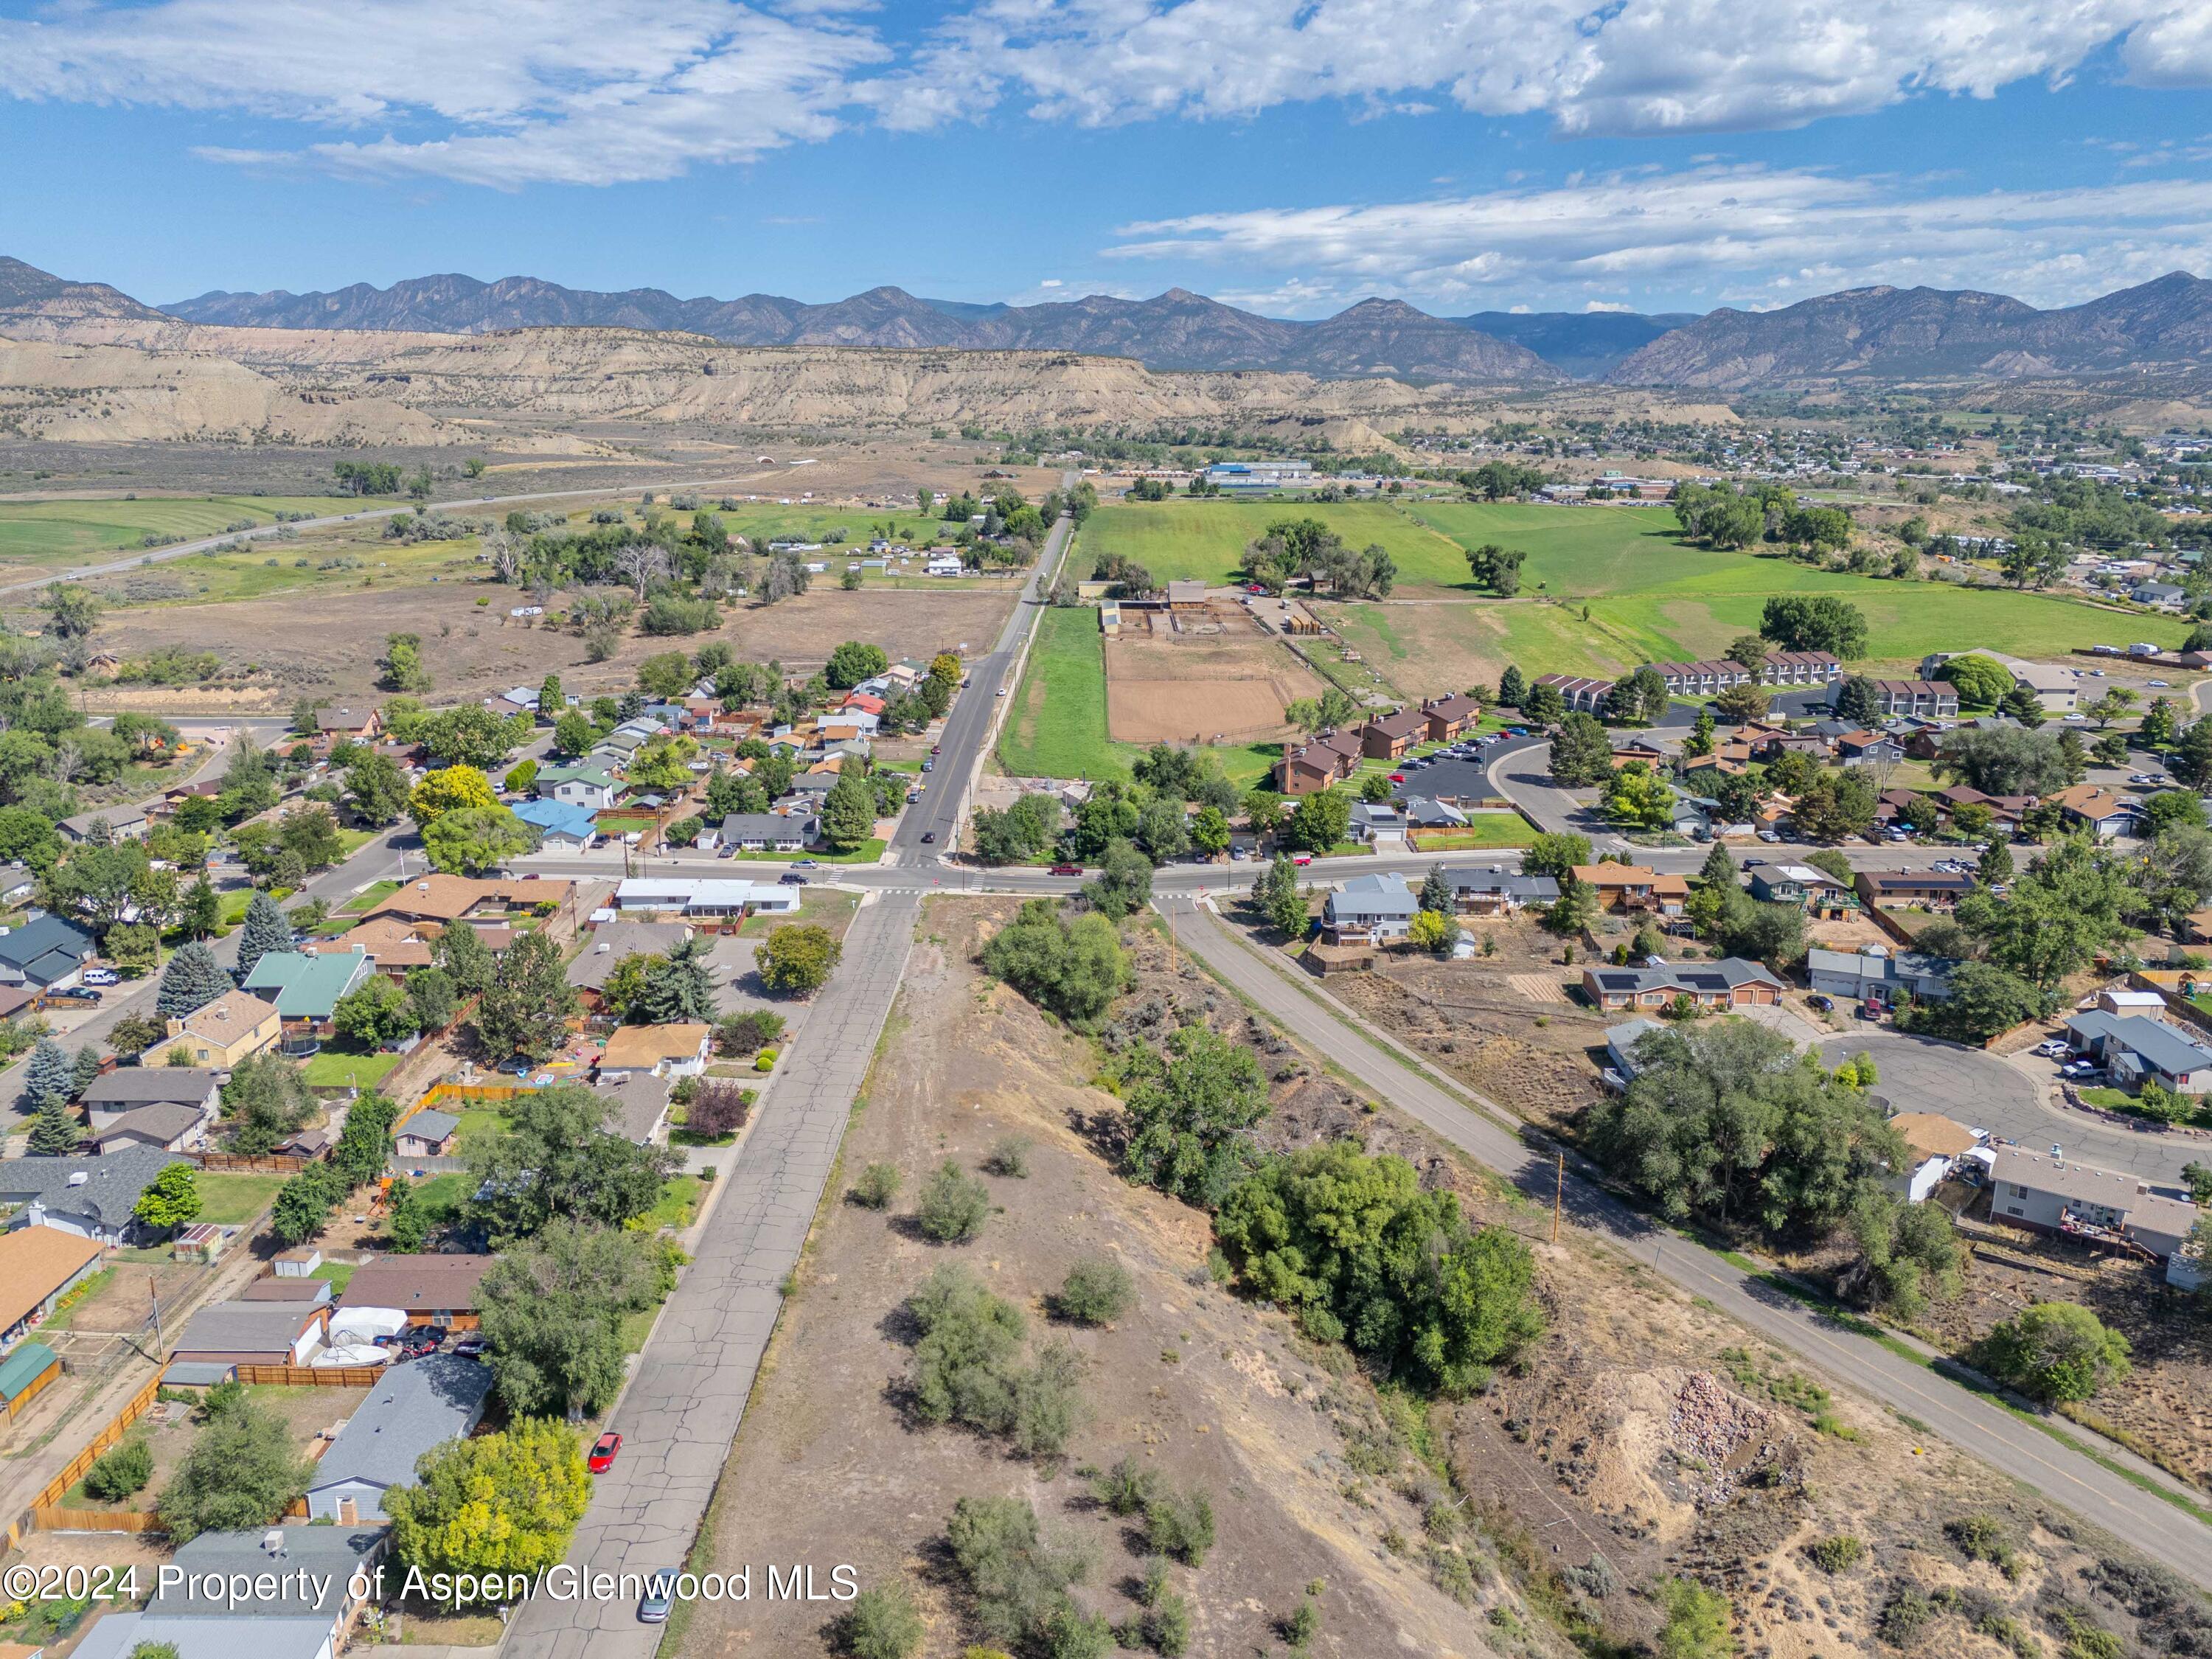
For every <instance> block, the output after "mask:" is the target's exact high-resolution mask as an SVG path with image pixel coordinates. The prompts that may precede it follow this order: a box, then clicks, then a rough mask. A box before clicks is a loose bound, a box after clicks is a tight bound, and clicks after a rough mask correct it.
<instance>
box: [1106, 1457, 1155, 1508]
mask: <svg viewBox="0 0 2212 1659" xmlns="http://www.w3.org/2000/svg"><path fill="white" fill-rule="evenodd" d="M1159 1490H1160V1478H1159V1476H1158V1474H1154V1473H1153V1472H1152V1470H1150V1469H1148V1468H1144V1467H1143V1466H1142V1465H1141V1464H1139V1462H1137V1460H1136V1459H1135V1458H1133V1457H1126V1456H1125V1457H1123V1458H1122V1459H1121V1461H1120V1462H1117V1463H1115V1465H1114V1467H1113V1468H1110V1469H1108V1470H1107V1471H1106V1472H1105V1473H1104V1474H1098V1475H1094V1476H1092V1477H1091V1496H1092V1497H1094V1498H1097V1500H1098V1501H1099V1502H1100V1503H1102V1504H1104V1505H1105V1506H1106V1510H1107V1513H1108V1514H1109V1515H1121V1516H1130V1515H1137V1514H1139V1513H1141V1512H1142V1511H1143V1510H1145V1509H1146V1507H1147V1506H1148V1505H1149V1504H1151V1503H1152V1500H1153V1499H1154V1498H1157V1497H1158V1496H1159Z"/></svg>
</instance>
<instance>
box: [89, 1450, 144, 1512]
mask: <svg viewBox="0 0 2212 1659" xmlns="http://www.w3.org/2000/svg"><path fill="white" fill-rule="evenodd" d="M153 1478H154V1449H153V1447H151V1446H149V1445H148V1444H147V1443H145V1442H144V1441H143V1440H132V1441H129V1442H126V1443H125V1444H123V1445H120V1446H118V1447H116V1448H115V1449H113V1450H112V1451H110V1452H108V1453H107V1454H106V1455H105V1456H103V1457H101V1458H100V1460H99V1462H95V1463H94V1465H93V1466H92V1467H91V1468H88V1469H87V1470H86V1471H85V1472H84V1495H85V1496H86V1497H88V1498H97V1499H99V1500H100V1502H101V1503H103V1504H117V1503H120V1502H122V1500H123V1499H125V1498H129V1497H131V1496H133V1495H134V1494H136V1493H138V1492H143V1491H145V1490H146V1483H147V1482H148V1481H149V1480H152V1479H153Z"/></svg>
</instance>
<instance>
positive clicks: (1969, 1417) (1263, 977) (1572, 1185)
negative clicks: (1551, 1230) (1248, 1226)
mask: <svg viewBox="0 0 2212 1659" xmlns="http://www.w3.org/2000/svg"><path fill="white" fill-rule="evenodd" d="M1160 908H1162V911H1163V913H1164V915H1166V916H1167V919H1168V921H1169V925H1170V927H1173V928H1174V930H1175V933H1176V938H1177V939H1180V940H1181V941H1182V943H1183V945H1185V946H1186V947H1187V948H1188V950H1189V951H1191V953H1192V954H1193V955H1194V956H1196V957H1200V959H1202V960H1203V961H1204V962H1205V963H1206V964H1207V965H1208V966H1209V967H1211V968H1212V969H1214V970H1215V971H1216V972H1217V973H1218V974H1219V975H1221V977H1222V978H1223V979H1225V981H1228V983H1229V984H1231V986H1233V987H1235V988H1236V989H1237V990H1238V991H1239V992H1241V993H1243V994H1244V995H1245V996H1247V997H1249V998H1250V999H1251V1000H1252V1001H1254V1002H1255V1003H1256V1004H1258V1005H1259V1006H1261V1008H1263V1009H1265V1010H1266V1011H1267V1012H1268V1013H1270V1014H1272V1015H1273V1016H1274V1017H1275V1018H1277V1019H1278V1020H1279V1021H1281V1022H1282V1024H1284V1025H1285V1027H1286V1028H1287V1029H1289V1030H1291V1031H1292V1032H1294V1033H1295V1034H1296V1035H1297V1038H1298V1040H1299V1041H1300V1042H1304V1043H1305V1044H1306V1045H1307V1046H1308V1047H1310V1048H1313V1049H1315V1050H1316V1051H1317V1052H1318V1053H1320V1054H1322V1056H1323V1057H1325V1058H1326V1059H1328V1060H1332V1061H1334V1062H1335V1063H1336V1064H1337V1065H1339V1066H1342V1067H1343V1068H1344V1070H1345V1071H1346V1072H1347V1073H1350V1074H1351V1075H1352V1077H1354V1078H1356V1079H1358V1080H1359V1081H1360V1082H1361V1083H1362V1084H1364V1085H1366V1086H1367V1087H1368V1088H1370V1089H1372V1090H1373V1091H1375V1092H1376V1093H1377V1094H1378V1095H1380V1096H1382V1097H1383V1098H1384V1099H1386V1100H1389V1102H1390V1103H1392V1104H1394V1105H1395V1106H1396V1107H1398V1108H1399V1109H1401V1111H1404V1112H1405V1113H1406V1114H1407V1115H1409V1116H1411V1117H1413V1118H1415V1119H1417V1120H1419V1121H1420V1122H1422V1123H1424V1124H1425V1125H1427V1126H1428V1127H1430V1128H1431V1129H1433V1130H1435V1131H1436V1132H1437V1133H1439V1134H1441V1135H1443V1137H1444V1138H1445V1139H1448V1140H1449V1141H1451V1142H1452V1143H1453V1144H1454V1145H1455V1146H1459V1147H1461V1148H1462V1149H1463V1150H1464V1151H1466V1152H1468V1154H1469V1155H1471V1156H1472V1157H1474V1158H1475V1159H1477V1160H1478V1161H1479V1162H1480V1163H1482V1164H1486V1165H1487V1166H1488V1167H1489V1168H1491V1169H1493V1170H1498V1172H1500V1173H1501V1174H1503V1175H1504V1176H1506V1177H1507V1178H1508V1179H1509V1180H1510V1181H1512V1182H1514V1183H1515V1184H1516V1186H1518V1187H1520V1188H1522V1190H1523V1191H1525V1192H1527V1193H1528V1194H1530V1195H1531V1196H1532V1197H1534V1198H1535V1199H1537V1200H1539V1201H1541V1202H1542V1203H1546V1204H1548V1203H1549V1202H1550V1201H1551V1198H1552V1190H1553V1159H1552V1154H1551V1152H1550V1150H1549V1149H1548V1148H1541V1149H1540V1148H1539V1147H1538V1146H1534V1145H1533V1144H1531V1143H1532V1139H1533V1137H1531V1136H1530V1135H1529V1134H1528V1132H1527V1131H1525V1130H1524V1129H1522V1128H1521V1127H1518V1126H1515V1125H1512V1123H1511V1120H1510V1116H1509V1115H1508V1114H1506V1113H1505V1112H1504V1110H1503V1109H1500V1108H1498V1107H1496V1106H1494V1105H1492V1103H1489V1102H1486V1101H1481V1102H1480V1105H1481V1107H1482V1108H1483V1110H1480V1111H1479V1110H1476V1109H1474V1108H1472V1107H1470V1105H1469V1104H1468V1102H1467V1101H1466V1100H1462V1099H1461V1098H1459V1097H1456V1096H1455V1095H1454V1094H1452V1093H1449V1092H1448V1091H1445V1090H1444V1089H1443V1088H1442V1087H1440V1086H1439V1085H1437V1084H1435V1083H1432V1082H1431V1081H1430V1080H1429V1079H1427V1078H1425V1077H1424V1076H1422V1075H1420V1074H1419V1073H1416V1072H1414V1071H1413V1070H1412V1069H1410V1068H1409V1067H1408V1066H1407V1065H1405V1064H1404V1063H1402V1062H1401V1060H1398V1059H1397V1058H1395V1057H1394V1056H1393V1055H1392V1054H1386V1053H1385V1052H1384V1050H1383V1048H1380V1047H1378V1046H1377V1045H1376V1042H1372V1041H1370V1039H1369V1038H1368V1037H1367V1036H1364V1035H1363V1034H1362V1032H1361V1031H1360V1030H1358V1029H1357V1028H1356V1027H1355V1026H1354V1025H1353V1024H1351V1023H1350V1022H1349V1021H1348V1020H1347V1019H1346V1018H1344V1017H1343V1013H1342V1011H1341V1009H1340V1005H1338V1004H1336V1003H1335V1002H1334V1000H1331V999H1329V998H1328V996H1327V994H1326V993H1324V992H1322V991H1321V990H1320V988H1319V987H1311V986H1310V984H1308V983H1301V982H1299V981H1293V980H1292V979H1291V978H1290V977H1288V973H1290V972H1294V971H1295V970H1279V969H1276V968H1274V967H1273V966H1271V965H1269V964H1268V963H1267V962H1265V961H1263V960H1262V959H1261V957H1259V956H1258V955H1257V954H1256V953H1255V951H1252V950H1251V949H1249V947H1247V946H1246V945H1244V944H1243V943H1242V941H1241V940H1240V939H1237V936H1235V935H1234V934H1233V933H1231V932H1230V931H1229V929H1228V928H1226V927H1225V926H1224V925H1223V924H1222V923H1221V921H1219V920H1218V918H1217V917H1215V916H1214V915H1212V914H1211V913H1210V912H1209V911H1207V910H1206V909H1205V908H1203V907H1202V906H1200V905H1199V904H1198V903H1197V902H1194V901H1192V900H1189V899H1186V898H1180V897H1171V898H1170V899H1168V900H1167V901H1166V902H1164V904H1163V905H1162V906H1161V907H1160ZM1469 1098H1473V1099H1476V1100H1478V1101H1479V1100H1480V1097H1469ZM1576 1164H1577V1160H1576V1159H1574V1158H1570V1159H1569V1160H1568V1166H1569V1170H1570V1174H1569V1177H1568V1182H1567V1186H1566V1206H1567V1210H1568V1213H1569V1214H1570V1215H1571V1218H1572V1219H1573V1221H1574V1224H1575V1225H1577V1226H1578V1227H1583V1228H1585V1229H1587V1230H1589V1231H1592V1232H1594V1233H1596V1234H1599V1235H1601V1236H1602V1237H1606V1238H1607V1239H1608V1240H1610V1241H1611V1242H1613V1243H1615V1244H1616V1245H1618V1246H1620V1248H1622V1249H1626V1250H1628V1251H1631V1252H1632V1253H1633V1254H1634V1255H1636V1257H1637V1259H1638V1260H1639V1261H1640V1260H1644V1259H1645V1258H1646V1257H1649V1258H1650V1261H1651V1262H1652V1265H1653V1266H1654V1267H1655V1268H1656V1270H1657V1271H1658V1272H1660V1273H1662V1274H1664V1275H1665V1276H1666V1277H1667V1278H1668V1279H1669V1280H1671V1281H1672V1282H1673V1283H1674V1284H1675V1285H1679V1286H1680V1287H1681V1288H1682V1289H1684V1290H1686V1291H1690V1292H1692V1294H1694V1295H1698V1296H1702V1297H1706V1298H1707V1299H1709V1300H1710V1301H1711V1302H1712V1303H1713V1304H1715V1305H1717V1307H1719V1308H1720V1309H1721V1310H1723V1311H1724V1312H1726V1313H1727V1314H1728V1315H1729V1316H1730V1317H1732V1318H1734V1319H1736V1320H1738V1321H1740V1322H1741V1323H1743V1324H1745V1325H1747V1326H1749V1327H1750V1328H1752V1329H1753V1330H1756V1331H1757V1332H1759V1334H1760V1335H1762V1336H1764V1337H1765V1338H1766V1339H1767V1340H1770V1341H1771V1342H1774V1343H1776V1344H1778V1345H1779V1346H1783V1347H1786V1348H1788V1349H1790V1350H1791V1351H1793V1352H1796V1354H1798V1355H1799V1356H1800V1357H1801V1358H1803V1359H1804V1361H1805V1362H1806V1363H1807V1364H1809V1365H1811V1366H1813V1367H1814V1369H1816V1370H1820V1372H1822V1373H1824V1374H1825V1375H1826V1376H1828V1377H1830V1378H1831V1379H1832V1380H1833V1381H1835V1382H1836V1383H1841V1384H1843V1385H1844V1386H1845V1387H1848V1388H1850V1389H1855V1390H1857V1392H1859V1393H1860V1394H1863V1395H1866V1396H1868V1397H1869V1398H1870V1399H1873V1400H1875V1401H1879V1402H1880V1403H1881V1404H1883V1405H1885V1406H1888V1407H1891V1408H1893V1409H1894V1410H1896V1411H1898V1412H1900V1413H1906V1414H1908V1415H1910V1416H1911V1417H1912V1418H1914V1419H1917V1420H1918V1421H1919V1422H1921V1423H1923V1424H1925V1425H1928V1427H1929V1429H1930V1430H1931V1431H1933V1432H1934V1433H1935V1434H1936V1435H1937V1436H1939V1437H1942V1438H1943V1439H1945V1440H1948V1441H1949V1442H1950V1443H1952V1444H1953V1445H1954V1446H1958V1447H1960V1448H1961V1449H1966V1450H1967V1451H1970V1452H1972V1454H1973V1455H1976V1456H1978V1457H1980V1458H1982V1459H1983V1460H1984V1462H1988V1463H1990V1464H1991V1465H1992V1466H1994V1467H1995V1468H1997V1469H1999V1470H2000V1471H2002V1473H2004V1474H2008V1475H2010V1476H2012V1477H2013V1478H2014V1479H2015V1480H2020V1481H2021V1482H2023V1483H2025V1484H2026V1485H2027V1486H2032V1487H2033V1488H2034V1489H2035V1490H2036V1491H2038V1492H2041V1493H2043V1494H2044V1495H2045V1497H2047V1498H2051V1500H2052V1501H2054V1502H2056V1503H2058V1504H2063V1505H2064V1506H2065V1507H2066V1508H2068V1509H2069V1510H2073V1511H2074V1512H2075V1514H2077V1515H2080V1516H2083V1517H2084V1518H2085V1519H2087V1520H2089V1521H2092V1522H2095V1523H2097V1524H2098V1525H2100V1526H2102V1527H2104V1528H2106V1529H2107V1530H2108V1531H2110V1532H2112V1533H2113V1534H2116V1535H2118V1537H2121V1538H2123V1539H2125V1540H2127V1541H2129V1542H2130V1543H2131V1544H2133V1545H2134V1546H2135V1547H2136V1548H2138V1549H2141V1550H2142V1551H2143V1552H2144V1553H2147V1554H2149V1555H2152V1556H2154V1557H2156V1558H2157V1559H2159V1560H2160V1561H2163V1562H2165V1563H2166V1565H2168V1566H2170V1567H2172V1568H2173V1569H2174V1570H2175V1571H2178V1572H2180V1573H2182V1574H2184V1575H2185V1576H2186V1577H2189V1578H2191V1579H2192V1580H2194V1581H2195V1582H2196V1583H2198V1584H2202V1585H2207V1586H2212V1529H2208V1528H2205V1527H2203V1526H2202V1525H2200V1524H2198V1523H2197V1522H2195V1521H2193V1520H2191V1518H2189V1517H2188V1516H2186V1515H2185V1514H2184V1513H2182V1512H2181V1511H2180V1510H2177V1509H2175V1508H2173V1507H2172V1506H2171V1505H2169V1504H2166V1503H2164V1502H2163V1501H2161V1500H2160V1499H2159V1498H2154V1497H2152V1496H2150V1495H2149V1494H2148V1493H2146V1492H2141V1491H2139V1490H2138V1489H2137V1488H2136V1487H2135V1486H2131V1485H2130V1484H2129V1483H2128V1482H2127V1481H2125V1480H2121V1479H2120V1478H2119V1477H2118V1476H2117V1475H2115V1474H2112V1473H2110V1472H2109V1471H2107V1470H2106V1469H2105V1468H2101V1467H2100V1465H2098V1464H2097V1463H2096V1462H2093V1461H2092V1460H2091V1459H2089V1458H2087V1457H2085V1456H2082V1455H2081V1454H2079V1453H2077V1452H2074V1451H2071V1450H2069V1449H2067V1448H2066V1447H2064V1446H2062V1445H2060V1444H2059V1443H2057V1442H2056V1441H2054V1440H2052V1439H2051V1437H2049V1436H2047V1435H2045V1434H2043V1433H2041V1432H2040V1431H2038V1430H2037V1429H2035V1428H2033V1427H2032V1426H2031V1425H2027V1424H2025V1423H2022V1422H2021V1421H2019V1420H2018V1419H2015V1418H2014V1417H2012V1416H2011V1415H2010V1414H2008V1413H2006V1412H2004V1411H2002V1410H2000V1409H1998V1408H1997V1407H1995V1406H1992V1405H1990V1403H1988V1402H1987V1401H1984V1400H1983V1399H1981V1398H1980V1397H1979V1396H1978V1395H1974V1394H1972V1393H1970V1392H1968V1391H1967V1390H1966V1389H1963V1388H1960V1387H1959V1386H1957V1385H1955V1384H1953V1383H1948V1382H1946V1381H1944V1380H1943V1379H1942V1377H1940V1376H1937V1375H1936V1374H1935V1373H1934V1372H1932V1371H1930V1370H1927V1369H1926V1368H1924V1367H1923V1366H1920V1365H1917V1364H1913V1363H1911V1361H1909V1360H1906V1359H1904V1358H1899V1356H1898V1355H1896V1354H1894V1353H1893V1352H1890V1351H1889V1350H1888V1349H1887V1348H1885V1347H1882V1346H1879V1345H1878V1344H1875V1343H1874V1342H1871V1341H1868V1340H1865V1339H1863V1338H1861V1337H1857V1336H1855V1335H1853V1334H1850V1333H1849V1332H1848V1331H1846V1330H1844V1329H1843V1328H1840V1327H1838V1326H1837V1325H1836V1324H1835V1323H1833V1322H1832V1321H1830V1320H1828V1319H1826V1318H1825V1317H1823V1316H1820V1315H1819V1314H1817V1313H1815V1312H1814V1311H1813V1310H1810V1309H1808V1308H1807V1307H1806V1306H1805V1305H1804V1304H1802V1303H1801V1302H1799V1301H1797V1300H1796V1298H1795V1297H1790V1296H1786V1295H1784V1294H1783V1293H1781V1292H1779V1291H1775V1290H1773V1289H1772V1288H1771V1287H1769V1286H1767V1285H1762V1284H1760V1283H1759V1282H1758V1281H1757V1280H1756V1279H1753V1277H1752V1276H1750V1275H1748V1274H1746V1273H1742V1272H1741V1271H1740V1270H1738V1269H1737V1268H1735V1267H1731V1266H1729V1263H1727V1262H1726V1261H1723V1260H1721V1258H1720V1257H1718V1256H1717V1255H1713V1254H1712V1253H1711V1251H1709V1250H1706V1249H1701V1248H1700V1247H1699V1246H1698V1245H1695V1244H1692V1243H1686V1242H1685V1241H1683V1240H1681V1239H1680V1238H1678V1237H1674V1235H1672V1234H1669V1233H1665V1232H1662V1231H1660V1230H1659V1229H1657V1228H1656V1227H1655V1226H1654V1225H1652V1224H1651V1223H1650V1221H1648V1220H1646V1219H1645V1218H1644V1217H1642V1216H1641V1215H1639V1214H1638V1213H1637V1212H1635V1211H1634V1210H1632V1209H1631V1208H1630V1207H1629V1206H1627V1205H1626V1204H1624V1203H1622V1202H1621V1201H1620V1200H1617V1199H1615V1198H1613V1196H1612V1195H1611V1194H1608V1193H1607V1192H1605V1191H1604V1190H1603V1189H1602V1188H1600V1187H1598V1186H1597V1185H1596V1184H1595V1183H1594V1182H1591V1181H1589V1180H1588V1179H1586V1178H1584V1176H1583V1175H1581V1174H1579V1173H1576ZM2122 1456H2123V1461H2129V1462H2132V1460H2127V1459H2125V1458H2124V1455H2122ZM2136 1467H2139V1468H2144V1466H2141V1465H2136ZM2144 1472H2145V1474H2147V1475H2148V1477H2149V1478H2152V1479H2159V1478H2160V1477H2158V1476H2156V1475H2155V1474H2153V1473H2152V1472H2150V1471H2149V1470H2148V1468H2144Z"/></svg>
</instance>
